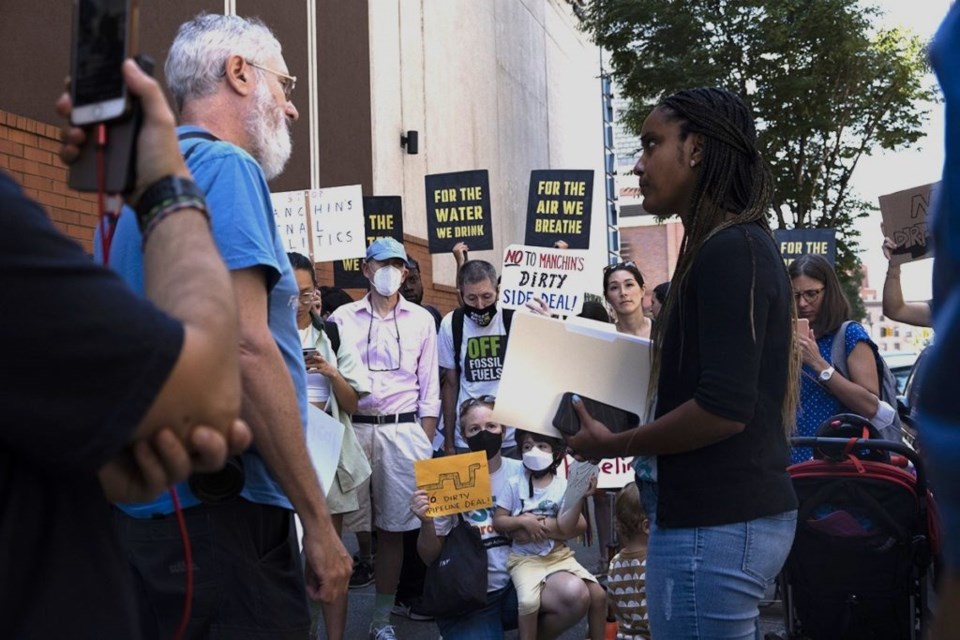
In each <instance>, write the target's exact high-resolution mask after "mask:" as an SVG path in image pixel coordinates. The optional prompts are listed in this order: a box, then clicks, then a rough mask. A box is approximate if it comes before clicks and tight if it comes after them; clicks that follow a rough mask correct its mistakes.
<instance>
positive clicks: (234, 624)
mask: <svg viewBox="0 0 960 640" xmlns="http://www.w3.org/2000/svg"><path fill="white" fill-rule="evenodd" d="M164 71H165V73H166V79H167V84H168V86H169V88H170V91H171V93H172V94H173V97H174V99H175V101H176V107H177V109H178V111H179V113H180V118H181V123H182V125H181V126H180V127H179V129H178V130H177V133H178V136H179V138H180V150H181V152H182V153H183V154H184V157H185V158H186V160H187V164H188V166H189V167H190V170H191V172H192V173H193V175H194V178H195V180H196V183H197V185H198V186H199V187H200V189H201V190H202V191H203V192H204V195H205V197H206V201H207V204H208V207H209V210H210V218H211V225H212V230H213V237H214V240H215V242H216V244H217V248H218V249H219V251H220V254H221V256H222V257H223V260H224V262H225V263H226V265H227V268H228V269H229V270H230V275H231V281H232V286H233V290H234V293H235V296H236V300H237V308H238V312H239V319H240V333H241V337H240V344H239V350H240V372H241V381H242V389H243V405H242V412H241V415H242V417H243V418H244V419H245V420H246V421H247V423H248V424H249V425H250V428H251V430H252V431H253V435H254V443H255V444H254V447H253V449H252V450H251V451H250V452H248V453H246V454H244V455H243V457H242V458H240V459H238V460H236V461H235V464H234V465H233V471H234V474H233V476H232V478H230V477H227V476H225V475H220V476H216V477H214V478H209V477H207V478H204V477H197V476H194V478H192V479H191V480H192V481H191V482H190V483H189V484H187V483H184V484H181V485H178V486H177V495H179V500H180V502H181V503H182V509H183V515H184V519H185V522H186V530H187V532H188V535H189V540H190V542H191V544H192V551H193V553H192V569H193V580H192V581H193V585H192V587H193V602H192V616H191V619H190V622H189V625H188V627H187V633H186V635H185V637H190V638H208V637H241V636H242V637H251V638H253V637H257V638H303V637H305V636H306V634H307V632H308V629H309V614H308V612H307V601H306V598H305V595H304V589H305V588H306V594H307V595H309V596H310V597H311V598H313V599H314V600H319V601H322V602H332V601H334V600H336V599H338V598H343V597H345V593H346V589H347V581H348V579H349V577H350V573H351V568H352V563H351V559H350V556H349V554H348V553H347V552H346V550H345V549H344V547H343V545H342V543H341V542H340V538H339V536H337V534H336V532H335V531H334V529H333V526H332V524H331V521H330V516H329V513H328V511H327V506H326V502H325V499H324V494H323V491H322V489H321V486H320V482H319V480H318V479H317V475H316V473H315V471H314V469H313V467H312V465H311V462H310V459H309V456H308V453H307V450H306V444H305V440H304V426H305V424H306V416H307V400H306V379H305V371H304V366H303V360H302V354H301V349H300V339H299V335H298V334H297V327H296V323H295V309H296V304H297V295H298V288H297V284H296V281H295V279H294V276H293V273H292V271H291V269H290V263H289V261H288V260H287V256H286V253H284V249H283V247H282V246H281V243H280V239H279V238H278V236H277V233H276V227H275V224H274V219H273V209H272V207H271V204H270V191H269V189H268V187H267V182H266V181H267V180H269V179H271V178H273V177H275V176H277V175H279V174H280V173H281V172H282V171H283V168H284V165H285V164H286V162H287V160H288V159H289V157H290V150H291V141H290V126H291V124H292V122H293V121H295V120H296V119H297V116H298V114H297V109H296V107H294V105H293V103H292V102H290V95H291V92H292V91H293V88H294V83H295V81H296V79H295V78H294V77H292V76H291V75H290V74H289V73H288V72H287V65H286V62H285V61H284V58H283V55H282V53H281V48H280V43H279V42H278V41H277V40H276V38H275V37H274V35H273V34H272V33H271V31H270V30H269V29H268V28H267V27H266V26H265V25H264V24H263V23H262V22H260V21H258V20H256V19H245V18H241V17H237V16H221V15H206V14H201V15H199V16H197V17H196V18H194V19H193V20H190V21H189V22H186V23H185V24H183V25H182V26H181V27H180V29H179V31H178V32H177V36H176V39H175V40H174V42H173V44H172V46H171V48H170V53H169V55H168V58H167V61H166V65H165V67H164ZM175 191H176V190H173V191H171V192H170V193H169V194H162V195H163V196H164V197H163V198H161V199H163V200H175V199H176V198H178V197H181V195H180V194H178V193H176V192H175ZM134 218H135V217H134V216H133V215H132V212H126V213H124V214H123V215H121V216H120V219H119V222H118V223H117V225H116V233H115V238H114V240H113V242H112V243H110V242H107V243H103V242H101V240H103V239H104V238H103V236H104V235H105V234H101V237H100V238H98V242H97V250H98V252H99V253H100V254H101V255H103V253H104V251H103V247H104V245H105V246H106V247H108V249H107V251H108V252H109V255H107V256H103V257H105V258H108V262H109V264H110V266H111V267H112V268H114V269H116V270H117V271H118V272H119V273H120V275H121V276H122V277H123V278H124V279H125V280H126V281H127V283H128V284H130V285H131V286H132V287H133V288H134V290H136V291H141V292H142V291H143V261H142V252H141V244H142V238H141V235H140V231H139V228H138V226H137V224H136V220H135V219H134ZM148 232H149V229H148ZM111 248H112V250H111ZM145 339H149V336H145ZM211 481H212V482H211ZM204 488H205V489H204ZM237 494H239V495H237ZM294 510H295V511H296V512H297V514H299V517H300V519H301V521H302V523H303V529H304V534H303V557H304V569H301V562H300V554H299V551H298V543H297V537H296V530H295V526H294V520H293V514H294ZM116 524H117V528H118V531H119V534H120V536H121V538H122V540H123V541H124V543H125V546H126V550H127V557H128V559H129V562H130V564H131V570H132V572H133V574H134V576H135V579H136V580H137V582H138V586H139V589H138V590H137V596H138V598H139V605H140V618H141V626H142V629H143V633H144V637H146V638H169V637H173V636H174V633H175V631H176V629H177V626H178V623H179V621H180V619H181V612H182V610H183V607H184V593H185V590H186V587H187V572H186V562H187V561H186V560H185V553H184V546H183V544H182V541H181V534H180V529H179V527H178V522H177V517H176V513H175V508H174V505H173V503H172V498H171V497H169V496H165V497H163V498H161V499H158V500H156V501H154V502H152V503H149V504H122V505H118V509H117V510H116ZM304 571H305V576H304ZM304 578H306V584H304Z"/></svg>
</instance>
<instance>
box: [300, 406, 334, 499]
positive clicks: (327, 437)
mask: <svg viewBox="0 0 960 640" xmlns="http://www.w3.org/2000/svg"><path fill="white" fill-rule="evenodd" d="M306 439H307V453H308V454H309V455H310V462H312V463H313V468H314V469H315V470H316V472H317V477H318V478H320V485H321V487H322V488H323V495H327V493H328V492H329V491H330V485H331V484H332V483H333V476H334V474H335V473H336V472H337V465H338V464H339V463H340V448H341V447H342V446H343V425H342V424H340V421H339V420H337V419H336V418H334V417H333V416H331V415H330V414H328V413H326V412H324V411H321V410H320V409H317V408H316V407H315V406H313V405H312V404H309V403H308V404H307V431H306Z"/></svg>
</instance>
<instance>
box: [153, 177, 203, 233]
mask: <svg viewBox="0 0 960 640" xmlns="http://www.w3.org/2000/svg"><path fill="white" fill-rule="evenodd" d="M188 201H196V202H197V203H198V204H199V207H198V208H200V209H201V210H203V211H204V213H206V199H205V198H204V195H203V191H201V190H200V187H198V186H197V183H196V182H194V181H193V180H191V179H190V178H183V177H181V176H175V175H169V176H165V177H163V178H160V179H159V180H157V181H156V182H154V183H153V184H151V185H150V186H149V187H147V188H146V190H144V192H143V194H142V195H141V196H140V199H139V200H138V201H137V205H136V211H137V222H139V223H140V228H141V229H144V228H146V226H147V225H148V224H149V223H150V219H151V218H152V217H153V216H154V215H156V214H157V213H158V212H159V211H161V210H162V209H163V208H164V207H167V206H170V205H172V204H174V203H177V202H188Z"/></svg>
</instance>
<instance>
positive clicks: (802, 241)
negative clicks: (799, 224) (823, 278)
mask: <svg viewBox="0 0 960 640" xmlns="http://www.w3.org/2000/svg"><path fill="white" fill-rule="evenodd" d="M773 237H774V239H775V240H776V241H777V247H779V249H780V255H781V256H783V262H784V263H785V264H787V265H789V264H790V263H791V262H793V261H794V260H796V259H797V258H798V257H800V256H802V255H803V254H805V253H814V254H817V255H820V256H823V257H824V258H826V259H827V262H829V263H830V266H834V265H836V262H837V230H836V229H777V230H776V231H774V232H773Z"/></svg>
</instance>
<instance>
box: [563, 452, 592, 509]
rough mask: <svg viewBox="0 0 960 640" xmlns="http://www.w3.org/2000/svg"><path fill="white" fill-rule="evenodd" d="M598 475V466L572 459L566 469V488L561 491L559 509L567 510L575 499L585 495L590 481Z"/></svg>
mask: <svg viewBox="0 0 960 640" xmlns="http://www.w3.org/2000/svg"><path fill="white" fill-rule="evenodd" d="M598 475H600V467H599V466H597V465H595V464H593V463H590V462H586V461H584V462H581V461H579V460H574V461H573V464H571V465H570V468H569V469H568V470H567V490H566V491H564V493H563V503H562V504H561V506H560V511H561V512H564V511H567V510H568V509H569V508H570V506H571V505H573V504H574V503H575V502H576V501H577V500H579V499H580V498H582V497H583V496H585V495H587V492H588V491H589V490H590V481H591V480H592V479H593V478H596V477H597V476H598Z"/></svg>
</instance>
